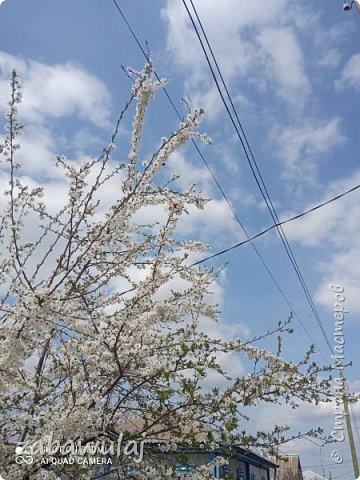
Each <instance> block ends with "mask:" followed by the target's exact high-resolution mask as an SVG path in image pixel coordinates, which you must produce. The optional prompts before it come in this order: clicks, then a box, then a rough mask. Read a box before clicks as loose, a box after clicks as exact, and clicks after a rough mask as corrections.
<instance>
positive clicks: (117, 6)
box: [113, 0, 325, 358]
mask: <svg viewBox="0 0 360 480" xmlns="http://www.w3.org/2000/svg"><path fill="white" fill-rule="evenodd" d="M113 3H114V5H115V7H116V9H117V10H118V12H119V14H120V15H121V17H122V19H123V21H124V23H125V25H126V26H127V28H128V30H129V31H130V33H131V35H132V37H133V38H134V40H135V42H136V44H137V45H138V47H139V49H140V50H141V52H142V54H143V56H144V57H145V59H146V60H147V61H149V60H150V59H149V54H148V53H147V52H146V51H145V49H144V48H143V46H142V45H141V43H140V41H139V39H138V37H137V35H136V33H135V31H134V30H133V28H132V27H131V25H130V23H129V21H128V20H127V18H126V16H125V14H124V12H123V11H122V9H121V8H120V6H119V4H118V2H117V1H116V0H113ZM154 75H155V77H156V79H157V80H160V77H159V75H158V74H157V72H156V71H155V70H154ZM163 91H164V93H165V95H166V97H167V99H168V100H169V102H170V104H171V106H172V108H173V109H174V111H175V112H176V114H177V116H178V118H179V119H180V120H181V121H182V120H183V118H182V116H181V115H180V113H179V111H178V109H177V108H176V105H175V103H174V102H173V100H172V98H171V97H170V95H169V93H168V91H167V89H166V88H163ZM191 142H192V144H193V146H194V148H195V150H196V151H197V153H198V155H199V156H200V158H201V160H202V161H203V163H204V165H205V167H206V169H207V170H208V172H209V173H210V175H211V177H212V179H213V181H214V182H215V184H216V186H217V188H218V190H219V191H220V193H221V195H222V196H223V198H224V200H225V201H226V203H227V205H228V206H229V208H230V210H231V211H232V213H233V215H234V218H235V219H236V221H237V222H238V224H239V225H240V227H241V229H242V231H243V232H244V234H245V236H246V237H247V239H248V241H249V242H250V243H251V246H252V248H253V250H254V252H255V254H256V255H257V257H258V258H259V260H260V262H261V263H262V265H263V266H264V268H265V270H266V271H267V273H268V275H269V276H270V278H271V280H272V281H273V283H274V285H275V286H276V288H277V290H278V291H279V293H280V295H281V296H282V297H283V299H284V300H285V302H286V304H287V305H288V307H289V308H290V310H291V312H292V313H293V315H294V316H295V318H296V319H297V320H298V321H299V323H300V325H301V326H302V328H303V330H304V331H305V333H306V334H307V336H308V338H309V339H310V341H311V343H312V344H314V345H315V341H314V339H313V338H312V336H311V335H310V333H309V332H308V330H307V329H306V327H305V325H304V323H303V322H302V321H301V319H300V317H299V316H298V315H297V313H296V311H295V309H294V307H293V306H292V305H291V303H290V301H289V299H288V298H287V296H286V294H285V292H284V290H283V289H282V288H281V286H280V284H279V283H278V282H277V280H276V278H275V277H274V275H273V274H272V272H271V270H270V269H269V267H268V266H267V264H266V262H265V260H264V259H263V257H262V255H261V254H260V252H259V250H258V249H257V248H256V246H255V245H254V243H253V241H252V239H251V238H250V236H249V234H248V232H247V230H246V228H245V226H244V224H243V223H242V222H241V220H240V218H239V216H238V215H237V213H236V211H235V209H234V208H233V206H232V204H231V202H230V200H229V199H228V197H227V195H226V193H225V191H224V189H223V188H222V186H221V184H220V182H219V181H218V180H217V178H216V176H215V174H214V172H213V171H212V169H211V168H210V166H209V164H208V162H207V160H206V159H205V157H204V155H203V154H202V152H201V150H200V148H199V147H198V145H197V143H196V142H195V140H194V139H191ZM318 351H319V353H320V354H321V355H322V357H323V358H325V357H324V355H323V354H322V352H321V350H320V349H319V348H318Z"/></svg>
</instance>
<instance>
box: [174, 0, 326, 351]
mask: <svg viewBox="0 0 360 480" xmlns="http://www.w3.org/2000/svg"><path fill="white" fill-rule="evenodd" d="M182 3H183V5H184V7H185V9H186V11H187V13H188V16H189V18H190V20H191V23H192V26H193V28H194V30H195V33H196V35H197V37H198V39H199V42H200V45H201V48H202V50H203V53H204V55H205V58H206V61H207V63H208V66H209V68H210V71H211V74H212V77H213V79H214V82H215V84H216V88H217V90H218V92H219V94H220V97H221V100H222V102H223V104H224V106H225V109H226V111H227V114H228V116H229V118H230V120H231V122H232V124H233V126H234V128H235V131H236V133H237V136H238V138H239V140H240V142H241V145H242V148H243V150H244V153H245V156H246V159H247V161H248V164H249V166H250V169H251V172H252V174H253V176H254V179H255V181H256V184H257V186H258V188H259V190H260V192H261V195H262V197H263V199H264V201H265V203H266V206H267V208H268V210H269V212H270V215H271V217H272V219H273V221H274V225H275V226H276V228H277V231H278V233H279V236H280V238H281V241H282V243H283V245H284V248H285V251H286V254H287V256H288V258H289V260H290V262H291V264H292V266H293V268H294V270H295V273H296V276H297V277H298V279H299V281H300V284H301V287H302V289H303V291H304V294H305V297H306V299H307V301H308V303H309V305H310V308H311V310H312V312H313V314H314V316H315V318H316V321H317V323H318V325H319V327H320V330H321V332H322V334H323V337H324V339H325V341H326V343H327V345H328V347H329V349H330V351H331V352H332V346H331V343H330V340H329V337H328V336H327V333H326V331H325V328H324V325H323V323H322V321H321V319H320V316H319V314H318V312H317V310H316V307H315V304H314V302H313V300H312V297H311V294H310V292H309V289H308V287H307V285H306V282H305V280H304V277H303V275H302V273H301V271H300V268H299V265H298V263H297V261H296V258H295V256H294V253H293V251H292V248H291V246H290V244H289V242H288V240H287V238H286V235H285V233H284V231H283V229H282V226H281V222H280V221H279V217H278V215H277V212H276V210H275V207H274V205H273V202H272V200H271V197H270V194H269V192H268V189H267V187H266V185H265V182H264V179H263V177H262V175H261V172H260V169H259V167H258V164H257V162H256V159H255V157H254V154H253V152H252V149H251V147H250V145H249V142H248V140H247V137H246V134H245V132H244V129H243V127H242V124H241V122H240V119H239V117H238V115H237V112H236V108H235V106H234V103H233V102H232V100H231V95H230V93H229V91H228V89H227V86H226V83H225V81H224V78H223V76H222V73H221V70H220V67H219V65H218V63H217V61H216V57H215V55H214V52H213V50H212V48H211V45H210V42H209V40H208V37H207V35H206V32H205V29H204V27H203V25H202V22H201V20H200V18H199V15H198V13H197V11H196V8H195V6H194V3H193V1H192V0H190V3H191V5H192V8H193V10H194V13H195V16H196V18H197V21H198V23H199V25H200V29H201V31H202V33H203V36H204V38H205V41H206V44H207V46H208V48H209V50H210V53H211V56H212V58H213V61H214V63H215V66H216V69H217V71H218V74H219V76H220V79H221V82H222V84H223V87H224V89H225V91H226V93H227V97H228V99H229V102H230V105H231V107H232V110H233V111H234V113H235V117H236V120H237V123H236V122H235V120H234V118H233V116H232V114H231V111H230V108H229V106H228V105H227V102H226V100H225V98H224V94H223V93H222V90H221V88H220V85H219V81H218V79H217V77H216V74H215V72H214V69H213V66H212V64H211V61H210V58H209V55H208V53H207V51H206V48H205V45H204V42H203V40H202V38H201V35H200V33H199V30H198V28H197V25H196V23H195V21H194V18H193V16H192V14H191V12H190V10H189V8H188V5H187V4H186V1H185V0H182ZM238 126H239V128H240V130H239V128H238ZM240 131H241V133H242V135H241V133H240Z"/></svg>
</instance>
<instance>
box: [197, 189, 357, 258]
mask: <svg viewBox="0 0 360 480" xmlns="http://www.w3.org/2000/svg"><path fill="white" fill-rule="evenodd" d="M359 188H360V184H359V185H355V187H352V188H350V189H349V190H346V192H343V193H340V194H339V195H336V196H335V197H332V198H330V199H329V200H327V201H326V202H322V203H320V204H319V205H316V206H315V207H312V208H309V209H308V210H305V212H302V213H299V214H297V215H294V216H293V217H290V218H288V219H286V220H282V221H281V222H279V223H275V224H273V225H270V227H267V228H265V230H262V231H261V232H259V233H256V234H255V235H253V236H252V237H250V238H249V239H246V240H243V241H242V242H239V243H236V244H235V245H232V246H231V247H229V248H226V249H224V250H221V251H219V252H216V253H214V254H213V255H210V256H208V257H206V258H203V259H202V260H198V261H197V262H194V263H193V264H191V267H195V266H196V265H200V264H201V263H204V262H207V261H208V260H211V259H213V258H216V257H219V256H220V255H224V254H225V253H227V252H230V251H231V250H235V249H236V248H238V247H241V246H242V245H245V244H246V243H249V242H251V241H252V240H255V239H256V238H259V237H262V236H263V235H265V234H266V233H268V232H270V231H271V230H273V229H274V228H277V227H279V226H282V225H285V224H286V223H290V222H293V221H294V220H297V219H298V218H301V217H305V215H308V214H309V213H312V212H315V211H316V210H319V208H322V207H324V206H325V205H328V204H329V203H332V202H335V200H338V199H339V198H342V197H344V196H345V195H348V194H349V193H352V192H354V191H355V190H358V189H359Z"/></svg>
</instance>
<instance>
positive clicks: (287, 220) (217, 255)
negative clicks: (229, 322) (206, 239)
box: [190, 184, 360, 351]
mask: <svg viewBox="0 0 360 480" xmlns="http://www.w3.org/2000/svg"><path fill="white" fill-rule="evenodd" d="M359 188H360V184H359V185H355V187H352V188H350V189H349V190H346V191H345V192H343V193H340V194H339V195H336V196H335V197H332V198H330V199H329V200H327V201H326V202H322V203H320V204H318V205H316V206H315V207H312V208H309V209H308V210H305V211H304V212H302V213H299V214H297V215H294V216H293V217H290V218H288V219H286V220H282V221H281V222H279V223H276V224H273V225H270V227H267V228H265V230H262V231H261V232H259V233H256V234H255V235H252V236H251V237H250V238H249V239H247V240H243V241H242V242H239V243H236V244H235V245H232V246H231V247H229V248H226V249H224V250H221V251H219V252H216V253H214V254H213V255H210V256H208V257H205V258H203V259H202V260H198V261H197V262H194V263H192V264H191V265H190V266H191V267H195V266H196V265H200V264H201V263H204V262H207V261H208V260H211V259H213V258H216V257H219V256H220V255H224V254H225V253H227V252H230V251H231V250H235V249H236V248H238V247H241V246H242V245H245V244H246V243H249V242H250V241H252V240H255V239H256V238H259V237H262V236H263V235H265V234H266V233H268V232H270V231H271V230H273V229H274V228H277V227H278V226H282V225H285V224H286V223H290V222H293V221H294V220H297V219H298V218H301V217H304V216H305V215H308V214H309V213H312V212H315V211H316V210H319V208H322V207H324V206H325V205H328V204H330V203H332V202H335V200H338V199H339V198H342V197H344V196H345V195H348V194H350V193H352V192H354V191H355V190H358V189H359ZM331 351H332V349H331Z"/></svg>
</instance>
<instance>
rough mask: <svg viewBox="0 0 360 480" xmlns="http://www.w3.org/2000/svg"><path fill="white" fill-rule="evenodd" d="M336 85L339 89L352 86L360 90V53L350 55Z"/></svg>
mask: <svg viewBox="0 0 360 480" xmlns="http://www.w3.org/2000/svg"><path fill="white" fill-rule="evenodd" d="M335 86H336V88H337V89H338V90H343V89H345V88H350V87H351V88H354V90H356V91H360V53H356V54H355V55H353V56H352V57H350V59H349V60H348V61H347V63H346V65H345V66H344V68H343V70H342V72H341V75H340V78H339V79H338V80H337V81H336V83H335Z"/></svg>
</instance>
